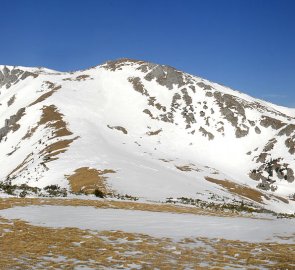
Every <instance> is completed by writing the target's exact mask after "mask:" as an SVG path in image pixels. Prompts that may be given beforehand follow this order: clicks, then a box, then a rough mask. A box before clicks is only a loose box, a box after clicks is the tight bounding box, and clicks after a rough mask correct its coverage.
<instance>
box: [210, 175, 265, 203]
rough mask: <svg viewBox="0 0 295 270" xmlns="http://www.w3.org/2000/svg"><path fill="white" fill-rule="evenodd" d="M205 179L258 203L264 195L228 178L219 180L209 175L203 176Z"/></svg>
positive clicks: (261, 201)
mask: <svg viewBox="0 0 295 270" xmlns="http://www.w3.org/2000/svg"><path fill="white" fill-rule="evenodd" d="M205 179H206V180H207V181H209V182H211V183H214V184H217V185H220V186H222V187H223V188H225V189H227V190H228V191H229V192H231V193H234V194H237V195H239V196H243V197H245V198H248V199H250V200H252V201H255V202H258V203H263V197H265V195H264V194H263V193H262V192H260V191H258V190H255V189H253V188H250V187H247V186H243V185H239V184H237V183H234V182H231V181H228V180H219V179H214V178H211V177H205Z"/></svg>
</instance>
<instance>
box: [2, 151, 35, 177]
mask: <svg viewBox="0 0 295 270" xmlns="http://www.w3.org/2000/svg"><path fill="white" fill-rule="evenodd" d="M32 155H33V154H32V153H30V154H29V155H27V156H26V158H25V159H24V160H23V162H22V163H20V164H19V165H18V166H17V167H16V168H15V169H13V170H12V171H11V172H10V173H9V174H8V175H7V178H11V176H12V175H13V174H15V173H16V172H21V171H23V170H24V169H25V168H26V165H27V164H28V163H29V162H30V161H31V160H32V158H30V157H32Z"/></svg>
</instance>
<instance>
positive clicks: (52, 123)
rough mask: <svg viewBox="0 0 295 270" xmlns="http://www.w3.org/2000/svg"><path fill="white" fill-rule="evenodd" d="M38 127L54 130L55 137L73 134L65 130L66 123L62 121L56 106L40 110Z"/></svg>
mask: <svg viewBox="0 0 295 270" xmlns="http://www.w3.org/2000/svg"><path fill="white" fill-rule="evenodd" d="M38 125H46V126H47V127H51V128H53V129H54V130H55V135H56V136H57V137H61V136H68V135H72V134H73V133H72V132H70V131H69V130H68V129H67V126H66V123H65V122H64V121H63V115H62V114H61V113H60V112H58V110H57V108H56V106H54V105H50V106H44V107H43V108H42V116H41V119H40V121H39V123H38Z"/></svg>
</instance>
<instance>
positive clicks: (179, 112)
mask: <svg viewBox="0 0 295 270" xmlns="http://www.w3.org/2000/svg"><path fill="white" fill-rule="evenodd" d="M0 91H1V95H0V103H1V106H0V127H1V128H0V141H1V142H0V162H1V171H0V180H2V181H4V182H7V181H11V182H12V183H14V184H22V183H27V184H29V185H31V186H38V187H45V186H47V185H51V184H58V185H60V186H62V187H66V188H68V189H69V190H72V191H73V192H79V191H81V190H82V191H83V192H86V193H91V192H93V190H94V189H96V188H98V189H100V190H101V191H103V192H104V193H110V194H129V195H132V196H136V197H142V198H144V199H150V200H159V201H165V200H166V198H171V197H172V198H177V197H186V198H194V199H202V200H209V201H211V200H215V201H216V200H217V201H220V202H223V201H224V200H225V201H233V200H245V201H249V202H253V203H255V204H258V205H261V206H263V207H265V208H269V209H273V210H275V211H284V212H294V211H295V203H294V201H293V200H292V199H294V195H293V194H294V193H295V184H294V169H295V161H294V153H295V111H294V110H293V109H288V108H283V107H279V106H276V105H273V104H270V103H267V102H264V101H261V100H258V99H255V98H252V97H250V96H248V95H245V94H242V93H240V92H237V91H234V90H231V89H229V88H227V87H224V86H221V85H219V84H216V83H212V82H209V81H207V80H204V79H202V78H198V77H195V76H192V75H189V74H186V73H183V72H181V71H178V70H176V69H174V68H172V67H168V66H162V65H156V64H152V63H148V62H143V61H135V60H130V59H121V60H117V61H110V62H107V63H106V64H103V65H101V66H97V67H94V68H91V69H88V70H84V71H78V72H71V73H62V72H56V71H51V70H48V69H43V68H23V67H8V66H0Z"/></svg>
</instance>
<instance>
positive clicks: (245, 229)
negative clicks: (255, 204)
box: [0, 205, 295, 244]
mask: <svg viewBox="0 0 295 270" xmlns="http://www.w3.org/2000/svg"><path fill="white" fill-rule="evenodd" d="M0 217H3V218H6V219H9V220H11V219H21V220H24V221H26V222H29V223H30V224H32V225H35V226H45V227H52V228H64V227H68V228H69V227H70V228H72V227H73V228H79V229H82V230H93V231H124V232H128V233H138V234H148V235H150V236H154V237H161V238H162V237H165V238H167V237H168V238H172V239H174V240H176V241H179V240H181V239H183V238H197V237H206V238H217V239H219V238H220V239H227V240H237V241H246V242H256V243H257V242H276V243H284V244H286V243H289V244H294V243H295V230H294V225H295V220H285V219H283V220H282V219H275V218H270V217H268V218H264V219H254V218H237V217H236V218H231V217H214V216H201V215H192V214H176V213H160V212H149V211H138V210H123V209H101V208H94V207H89V206H77V207H74V206H50V205H43V206H36V205H35V206H34V205H31V206H26V207H13V208H9V209H5V210H0Z"/></svg>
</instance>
